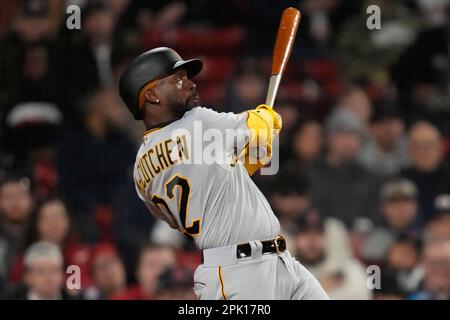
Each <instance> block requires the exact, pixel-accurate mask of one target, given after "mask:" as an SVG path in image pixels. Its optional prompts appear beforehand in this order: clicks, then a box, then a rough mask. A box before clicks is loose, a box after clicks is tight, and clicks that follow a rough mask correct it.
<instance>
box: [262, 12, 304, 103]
mask: <svg viewBox="0 0 450 320" xmlns="http://www.w3.org/2000/svg"><path fill="white" fill-rule="evenodd" d="M300 18H301V15H300V11H298V10H297V9H295V8H292V7H291V8H287V9H285V10H284V11H283V15H282V16H281V21H280V25H279V27H278V34H277V38H276V40H275V47H274V49H273V58H272V73H271V76H270V82H269V89H268V91H267V98H266V104H267V105H269V106H271V107H273V104H274V102H275V97H276V95H277V91H278V87H279V85H280V81H281V77H282V76H283V72H284V69H285V68H286V64H287V61H288V59H289V56H290V55H291V51H292V45H293V44H294V39H295V35H296V34H297V29H298V24H299V23H300Z"/></svg>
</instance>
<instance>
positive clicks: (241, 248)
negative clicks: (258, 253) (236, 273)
mask: <svg viewBox="0 0 450 320" xmlns="http://www.w3.org/2000/svg"><path fill="white" fill-rule="evenodd" d="M260 242H261V244H262V253H263V254H264V253H282V252H284V251H286V240H285V239H284V237H283V236H281V235H279V236H277V237H275V238H274V239H271V240H264V241H260ZM251 255H252V247H251V245H250V243H248V242H246V243H241V244H238V245H237V246H236V257H237V258H238V259H241V258H247V257H250V256H251ZM202 263H203V252H202Z"/></svg>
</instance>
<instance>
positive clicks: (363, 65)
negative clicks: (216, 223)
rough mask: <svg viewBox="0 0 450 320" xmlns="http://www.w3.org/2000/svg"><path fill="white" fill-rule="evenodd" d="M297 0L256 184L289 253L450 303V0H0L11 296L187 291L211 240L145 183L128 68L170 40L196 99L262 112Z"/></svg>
mask: <svg viewBox="0 0 450 320" xmlns="http://www.w3.org/2000/svg"><path fill="white" fill-rule="evenodd" d="M71 4H76V5H79V6H80V7H81V29H80V30H70V29H68V28H67V27H66V19H67V18H68V17H69V14H67V13H66V8H67V7H68V6H69V5H71ZM371 4H376V5H378V6H379V7H380V9H381V29H380V30H377V29H375V30H369V29H368V28H367V27H366V19H367V18H368V14H367V13H366V8H367V6H368V5H371ZM288 6H295V7H298V8H300V10H301V11H302V21H301V24H300V29H299V35H298V38H297V41H296V43H295V45H294V50H293V53H292V57H291V60H290V62H289V65H288V68H287V71H286V74H285V76H284V78H283V82H282V85H281V87H280V91H279V95H278V97H277V102H276V106H275V108H276V110H277V111H278V112H279V113H280V114H281V115H282V117H283V131H282V132H281V135H280V144H279V151H280V156H279V160H280V171H279V172H278V173H277V174H276V175H274V176H262V175H258V174H256V175H255V176H254V177H253V178H254V181H255V183H256V184H257V185H258V186H259V187H260V188H261V190H262V191H263V192H264V194H265V195H266V196H267V198H268V200H269V201H270V203H271V205H272V208H273V210H274V212H275V213H276V215H277V216H278V218H279V219H280V223H281V226H282V229H283V234H284V235H286V237H287V238H288V248H289V250H290V251H291V252H292V254H293V255H295V256H296V257H297V258H298V260H299V261H300V262H301V263H302V264H304V265H305V266H306V267H307V268H308V269H309V270H311V272H312V273H313V274H314V275H315V276H316V277H317V278H318V279H319V281H320V282H321V284H322V285H323V286H324V288H325V289H326V291H327V292H328V293H329V295H330V297H331V298H333V299H413V300H419V299H447V300H448V299H450V158H449V154H448V150H449V147H450V121H449V120H450V1H448V0H405V1H393V0H370V1H355V0H339V1H338V0H303V1H288V0H277V1H268V0H267V1H260V0H223V1H220V3H219V2H217V3H216V2H212V1H206V0H152V1H143V0H142V1H140V0H135V1H133V0H21V1H16V0H4V1H1V4H0V298H4V299H193V298H194V295H193V292H192V286H193V283H192V275H193V272H194V270H195V268H196V266H197V265H198V264H199V263H200V253H199V251H197V250H196V249H195V247H194V246H193V244H192V243H190V242H188V240H186V239H185V238H184V237H182V236H180V235H179V234H177V233H175V232H174V231H172V230H171V229H170V228H169V227H168V226H166V225H165V224H164V223H163V222H160V221H155V219H154V218H153V217H152V216H151V215H150V214H149V213H148V212H147V209H146V208H145V206H144V205H143V204H142V203H141V202H140V200H139V199H138V197H137V195H136V193H135V188H134V184H133V180H132V165H133V162H134V157H135V154H136V150H137V148H138V146H139V145H140V143H141V139H142V136H141V134H142V133H143V132H144V127H143V125H142V124H140V123H136V122H134V121H133V120H132V117H131V115H129V114H128V111H127V110H126V108H125V107H124V106H123V104H122V101H121V100H120V97H119V96H118V90H117V80H118V78H119V77H120V74H121V72H122V70H123V68H124V66H125V65H126V64H127V63H128V62H129V61H130V60H131V59H133V58H134V57H135V56H136V55H138V54H139V53H141V52H143V51H145V50H148V49H150V48H154V47H157V46H168V47H171V48H174V49H175V50H177V51H178V52H179V53H180V54H181V55H182V56H183V57H184V58H191V57H199V58H201V59H203V61H204V63H205V68H204V70H203V72H202V73H201V74H200V75H198V76H197V77H196V78H195V82H196V84H197V87H198V91H199V93H200V98H201V101H202V102H201V104H202V106H206V107H212V108H214V109H216V110H218V111H233V112H241V111H243V110H246V109H250V108H254V107H256V106H257V105H258V104H260V103H262V102H263V101H264V100H265V97H264V96H265V92H266V86H267V79H268V75H269V74H270V68H271V54H272V48H273V41H274V39H275V35H276V31H277V29H276V26H278V22H279V17H280V15H281V12H282V10H283V9H284V8H286V7H288ZM73 266H75V269H73ZM370 266H378V267H379V270H380V274H379V275H378V276H379V277H380V279H379V282H378V283H377V281H375V280H377V278H376V277H371V278H370V279H369V276H372V275H373V272H368V270H369V269H370V270H373V268H371V267H370ZM368 267H369V269H368ZM74 270H75V271H74ZM375 270H376V268H375ZM77 274H79V275H80V278H79V279H76V278H73V275H77ZM368 279H369V280H370V281H369V280H368ZM373 279H375V280H374V281H372V280H373ZM369 282H370V283H372V286H371V285H369ZM68 284H74V285H68Z"/></svg>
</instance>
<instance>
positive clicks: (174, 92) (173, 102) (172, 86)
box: [158, 69, 199, 117]
mask: <svg viewBox="0 0 450 320" xmlns="http://www.w3.org/2000/svg"><path fill="white" fill-rule="evenodd" d="M158 91H159V92H158V95H159V96H160V98H161V99H163V100H165V101H166V102H167V103H168V105H169V108H170V109H171V111H172V112H173V113H174V114H175V115H176V116H177V117H182V116H183V115H184V113H185V112H186V111H189V110H191V109H192V108H195V107H197V106H198V103H199V97H198V94H197V89H196V85H195V84H194V83H193V82H192V81H191V80H190V79H189V78H188V77H187V72H186V70H184V69H178V70H176V71H175V72H174V73H173V74H172V75H170V76H168V77H166V78H164V79H162V80H161V83H160V85H159V86H158Z"/></svg>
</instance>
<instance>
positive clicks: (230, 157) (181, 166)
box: [134, 107, 280, 249]
mask: <svg viewBox="0 0 450 320" xmlns="http://www.w3.org/2000/svg"><path fill="white" fill-rule="evenodd" d="M246 120H247V112H244V113H240V114H234V113H231V112H230V113H219V112H216V111H214V110H211V109H208V108H203V107H197V108H194V109H192V110H190V111H188V112H186V113H185V114H184V116H183V117H182V118H181V119H179V120H176V121H174V122H171V123H170V124H167V125H166V126H164V127H162V128H155V129H152V130H149V131H147V132H146V133H145V134H144V137H143V143H142V145H141V147H140V149H139V151H138V154H137V157H136V163H135V166H134V181H135V184H136V190H137V193H138V195H139V197H140V198H141V199H142V200H143V201H144V202H145V203H146V204H147V206H150V205H151V202H153V203H155V204H157V205H158V207H159V208H161V209H162V211H163V212H164V213H165V214H167V215H168V216H169V218H168V219H167V220H172V221H173V222H174V223H176V225H177V227H178V229H179V230H180V231H181V232H183V233H185V234H187V235H188V236H189V237H190V238H192V239H193V240H194V241H195V243H196V245H197V247H198V248H199V249H207V248H216V247H222V246H227V245H232V244H237V243H243V242H248V241H250V240H263V239H269V238H273V237H275V236H277V235H278V234H279V233H280V225H279V222H278V219H277V218H276V216H275V215H274V213H273V211H272V209H271V208H270V206H269V203H268V202H267V200H266V199H265V197H264V196H263V194H262V193H261V192H260V191H259V189H258V187H257V186H256V185H255V184H254V182H253V181H252V180H251V178H250V176H249V174H248V172H247V171H246V169H245V167H244V165H243V164H242V162H240V161H236V154H239V151H240V150H236V148H239V147H236V146H245V143H246V141H247V140H248V139H250V130H249V129H248V127H247V123H246ZM230 129H231V130H239V129H240V130H241V132H243V133H244V134H243V135H240V136H239V137H238V138H236V139H237V140H239V141H235V140H236V139H227V138H226V135H227V133H226V132H227V130H228V131H229V130H230ZM205 154H206V155H208V154H213V155H214V156H215V157H216V158H215V161H214V162H212V161H211V160H210V159H209V158H208V157H207V156H205ZM164 220H166V219H164Z"/></svg>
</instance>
